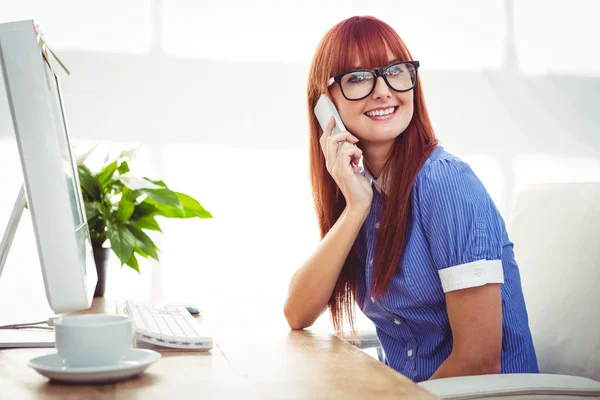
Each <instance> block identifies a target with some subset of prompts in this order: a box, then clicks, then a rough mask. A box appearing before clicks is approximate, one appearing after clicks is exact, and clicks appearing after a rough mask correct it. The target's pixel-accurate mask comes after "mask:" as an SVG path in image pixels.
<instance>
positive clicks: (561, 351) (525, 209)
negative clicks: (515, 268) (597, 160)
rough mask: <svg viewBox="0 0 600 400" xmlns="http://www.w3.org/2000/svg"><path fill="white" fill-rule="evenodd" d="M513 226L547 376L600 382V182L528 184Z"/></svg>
mask: <svg viewBox="0 0 600 400" xmlns="http://www.w3.org/2000/svg"><path fill="white" fill-rule="evenodd" d="M508 225H509V228H508V230H509V234H510V237H511V240H512V241H513V242H514V244H515V247H514V249H515V257H516V260H517V263H518V264H519V269H520V272H521V279H522V284H523V292H524V296H525V302H526V305H527V311H528V314H529V322H530V327H531V332H532V335H533V341H534V346H535V349H536V353H537V357H538V364H539V367H540V372H544V373H555V374H564V375H576V376H583V377H588V378H592V379H595V380H597V381H600V182H599V183H558V184H542V185H531V186H528V187H527V188H526V189H525V190H524V191H523V192H522V193H521V194H520V196H519V198H518V199H517V202H516V204H515V207H514V209H513V211H512V215H511V219H510V222H509V224H508Z"/></svg>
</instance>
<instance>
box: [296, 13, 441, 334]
mask: <svg viewBox="0 0 600 400" xmlns="http://www.w3.org/2000/svg"><path fill="white" fill-rule="evenodd" d="M388 48H389V49H390V50H391V52H392V53H393V54H394V55H395V56H396V57H397V58H398V59H400V60H406V61H408V60H412V56H411V54H410V52H409V51H408V49H407V48H406V45H405V44H404V42H403V41H402V39H401V38H400V36H398V34H397V33H396V32H395V31H394V30H393V29H392V28H391V27H390V26H389V25H387V24H386V23H384V22H382V21H380V20H378V19H377V18H374V17H368V16H364V17H352V18H348V19H346V20H344V21H342V22H340V23H338V24H337V25H335V26H334V27H333V28H331V29H330V30H329V31H328V32H327V33H326V34H325V36H324V37H323V39H321V42H320V43H319V45H318V47H317V49H316V51H315V55H314V57H313V61H312V64H311V67H310V72H309V78H308V118H309V129H310V177H311V185H312V191H313V199H314V202H315V209H316V212H317V218H318V220H319V226H320V230H321V238H323V237H324V236H325V235H326V234H327V232H329V230H330V229H331V228H332V227H333V225H334V224H335V222H336V221H337V220H338V218H339V217H340V215H341V213H342V211H343V210H344V208H345V206H346V201H345V199H344V197H343V195H342V194H341V193H340V192H339V190H338V188H337V185H336V183H335V181H334V180H333V178H332V177H331V175H329V172H328V171H327V168H326V167H325V157H324V156H323V153H322V151H321V147H320V144H319V138H320V136H321V134H322V133H323V131H322V130H321V128H320V126H319V123H318V121H317V119H316V117H315V115H314V113H313V108H314V106H315V104H316V103H317V100H318V98H319V96H320V95H321V93H326V92H328V88H327V81H328V79H329V78H330V77H331V76H334V75H337V74H340V73H343V72H345V71H348V70H350V69H352V68H353V67H354V65H353V64H354V62H355V61H356V59H357V58H358V59H359V60H361V64H362V65H361V67H364V68H378V67H381V66H383V65H386V64H387V63H388V62H389V60H388V53H387V49H388ZM413 90H414V113H413V117H412V120H411V122H410V123H409V125H408V127H407V128H406V130H405V131H404V132H403V133H402V134H401V135H399V136H398V137H397V138H396V139H395V142H394V145H393V146H392V149H391V151H390V154H389V156H388V158H387V160H386V163H385V166H384V168H383V179H384V182H383V186H384V187H385V188H386V195H387V199H386V202H385V206H384V211H383V217H382V219H381V221H382V223H381V226H380V229H379V237H378V245H377V249H376V251H375V260H374V264H373V282H372V295H373V296H375V297H378V296H380V295H382V294H383V293H384V292H385V290H386V288H387V287H388V285H389V283H390V281H391V280H392V278H393V276H394V274H395V273H396V269H397V266H398V264H399V263H400V260H401V257H402V253H403V251H404V244H405V240H406V231H407V227H408V223H409V219H410V216H411V192H412V187H413V184H414V181H415V178H416V176H417V174H418V172H419V170H420V169H421V167H422V165H423V163H424V162H425V161H426V160H427V157H428V156H429V155H430V154H431V152H432V151H433V150H434V149H435V147H436V146H437V140H436V138H435V134H434V132H433V128H432V126H431V122H430V121H429V115H428V113H427V107H426V106H425V100H424V98H423V92H422V89H421V82H420V78H419V81H418V82H417V85H416V86H415V88H414V89H413ZM390 171H393V173H390ZM386 181H387V182H386ZM357 268H359V260H358V258H357V253H356V248H355V246H353V247H352V250H351V251H350V254H349V255H348V258H347V259H346V261H345V263H344V266H343V268H342V271H341V273H340V276H339V278H338V280H337V283H336V285H335V288H334V290H333V293H332V296H331V298H330V300H329V308H330V311H331V316H332V320H333V325H334V328H335V329H336V330H337V331H340V330H341V329H342V327H343V323H344V317H346V319H347V320H348V322H349V323H350V326H351V327H352V328H353V329H354V304H355V299H356V290H357V288H356V271H357Z"/></svg>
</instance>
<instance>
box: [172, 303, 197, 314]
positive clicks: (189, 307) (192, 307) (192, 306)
mask: <svg viewBox="0 0 600 400" xmlns="http://www.w3.org/2000/svg"><path fill="white" fill-rule="evenodd" d="M165 305H166V306H178V307H185V309H186V310H188V312H189V313H190V314H200V308H199V307H197V306H196V305H195V304H193V303H185V302H173V303H168V304H165Z"/></svg>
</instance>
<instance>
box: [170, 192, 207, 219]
mask: <svg viewBox="0 0 600 400" xmlns="http://www.w3.org/2000/svg"><path fill="white" fill-rule="evenodd" d="M177 197H179V201H181V205H182V206H183V211H184V214H185V215H184V218H192V217H199V218H212V215H211V213H209V212H208V211H206V210H205V209H204V207H202V206H201V205H200V203H198V200H196V199H194V198H193V197H190V196H188V195H187V194H184V193H179V192H177Z"/></svg>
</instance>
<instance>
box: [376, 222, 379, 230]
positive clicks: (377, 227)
mask: <svg viewBox="0 0 600 400" xmlns="http://www.w3.org/2000/svg"><path fill="white" fill-rule="evenodd" d="M375 229H379V221H377V223H375Z"/></svg>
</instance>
